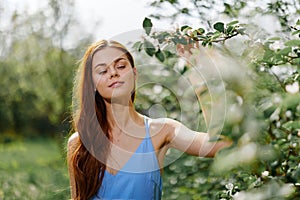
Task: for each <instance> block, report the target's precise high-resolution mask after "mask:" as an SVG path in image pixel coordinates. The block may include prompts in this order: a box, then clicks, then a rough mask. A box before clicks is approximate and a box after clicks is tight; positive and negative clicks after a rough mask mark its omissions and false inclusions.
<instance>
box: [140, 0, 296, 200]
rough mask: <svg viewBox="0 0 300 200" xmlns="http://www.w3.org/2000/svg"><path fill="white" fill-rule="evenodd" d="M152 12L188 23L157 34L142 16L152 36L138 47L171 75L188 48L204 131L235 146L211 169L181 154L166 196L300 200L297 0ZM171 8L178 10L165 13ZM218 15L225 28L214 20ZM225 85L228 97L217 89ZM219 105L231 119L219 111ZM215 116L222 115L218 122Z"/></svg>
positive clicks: (169, 174) (169, 4)
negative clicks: (181, 48) (224, 137)
mask: <svg viewBox="0 0 300 200" xmlns="http://www.w3.org/2000/svg"><path fill="white" fill-rule="evenodd" d="M150 5H151V6H153V7H155V8H157V10H156V11H157V12H155V13H154V14H153V15H151V16H150V17H152V18H156V19H160V20H171V21H173V22H177V23H178V24H181V25H180V26H179V27H176V28H175V30H163V31H156V30H155V29H153V28H152V27H153V26H154V25H153V23H152V20H151V19H150V18H145V20H144V22H143V27H144V29H145V36H144V38H143V40H141V41H138V42H136V43H135V45H134V47H135V48H136V49H137V50H138V51H143V52H145V53H146V54H147V55H148V56H150V57H154V58H156V59H157V60H158V61H159V62H161V63H162V64H164V65H165V66H169V67H171V68H176V67H177V66H178V63H180V62H181V61H180V60H182V58H181V57H180V56H178V53H177V51H176V47H178V45H183V46H184V47H185V48H186V47H187V48H186V50H187V51H188V50H190V51H191V52H192V55H190V56H188V58H189V61H186V62H185V64H184V66H183V67H181V68H180V69H181V70H182V71H181V72H182V74H183V75H184V76H187V77H189V78H190V81H191V83H192V84H193V85H194V87H195V90H196V91H197V92H198V96H199V100H200V103H201V105H202V112H203V114H204V117H205V118H206V123H207V125H208V127H207V130H208V131H209V132H210V133H211V134H216V133H220V132H222V134H224V135H227V136H228V137H230V138H232V139H233V141H234V142H235V145H234V146H233V147H232V148H231V149H228V150H224V151H222V152H220V153H219V155H218V156H217V157H216V158H215V159H214V161H212V160H210V159H201V158H200V159H199V158H193V157H188V156H185V155H184V156H182V157H181V158H180V161H177V162H175V163H173V164H171V165H169V166H167V167H166V169H165V172H166V173H165V177H164V179H165V181H164V182H165V190H164V198H165V199H297V198H300V188H299V187H300V166H299V162H300V160H299V157H300V155H299V150H300V94H299V83H300V62H299V61H300V53H299V51H300V39H299V37H300V35H299V33H300V21H299V12H300V2H299V1H284V0H276V1H263V2H261V1H255V2H248V1H242V0H239V1H226V2H225V1H218V2H217V1H211V2H207V1H201V0H195V1H194V0H191V1H179V0H174V1H173V0H172V1H171V0H160V1H152V2H151V4H150ZM166 8H169V9H168V10H170V8H171V10H172V11H173V12H160V9H164V10H166ZM214 14H218V16H219V18H222V19H223V20H224V21H225V22H222V21H217V22H215V23H213V22H211V19H212V18H216V17H214ZM252 19H254V20H252ZM195 22H198V23H195ZM201 22H202V23H201ZM203 22H207V24H206V25H205V24H203ZM195 24H196V25H195ZM191 47H192V48H191ZM177 50H178V49H177ZM184 57H186V55H185V56H184ZM197 73H198V75H197ZM203 76H204V79H203ZM199 85H200V86H199ZM222 85H224V86H225V90H224V91H223V90H218V88H220V86H222ZM221 88H222V87H221ZM222 93H224V94H225V96H226V101H225V102H224V101H223V97H224V95H222ZM220 104H222V105H223V107H225V108H224V109H225V112H224V111H220V109H214V107H218V106H219V105H220ZM221 107H222V106H221ZM221 107H218V108H221ZM173 112H174V111H173ZM178 112H179V113H180V110H178ZM218 115H221V116H224V121H223V123H221V124H220V123H219V122H222V121H219V118H216V117H215V116H218ZM216 119H217V122H218V123H219V127H218V128H217V129H218V130H215V129H214V128H215V126H218V123H216V124H214V125H215V126H211V123H214V120H216ZM191 128H193V127H191Z"/></svg>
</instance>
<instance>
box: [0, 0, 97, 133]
mask: <svg viewBox="0 0 300 200" xmlns="http://www.w3.org/2000/svg"><path fill="white" fill-rule="evenodd" d="M4 5H5V2H4V3H3V4H1V5H0V7H1V9H4ZM19 12H20V11H18V10H15V11H12V12H9V11H7V12H4V13H3V14H1V15H2V16H1V19H2V20H0V27H1V32H0V41H1V44H2V45H1V47H0V65H1V66H0V76H1V80H2V81H1V83H2V84H1V86H2V89H1V90H0V100H1V103H0V108H1V109H0V119H1V123H0V131H1V133H4V132H8V131H9V132H15V133H16V134H19V135H23V134H41V135H44V134H54V133H56V134H57V131H59V132H62V131H68V129H69V128H68V127H69V116H70V105H71V96H72V85H73V76H74V72H75V70H76V68H77V66H76V61H77V59H78V53H80V52H81V51H79V48H80V47H81V46H82V45H84V44H86V43H87V42H88V41H89V40H90V39H91V37H90V38H89V35H85V36H82V38H81V40H79V41H71V42H72V45H69V44H70V40H69V37H68V35H69V34H70V33H71V32H72V31H74V27H75V26H74V25H76V23H77V22H76V20H75V19H76V18H75V17H74V1H73V0H68V1H61V0H49V1H48V5H47V7H46V8H45V9H43V10H38V11H36V12H35V13H33V14H32V13H31V14H29V13H26V12H25V11H24V13H23V12H22V13H19ZM88 38H89V39H88ZM70 46H71V48H70Z"/></svg>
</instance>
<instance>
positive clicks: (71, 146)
mask: <svg viewBox="0 0 300 200" xmlns="http://www.w3.org/2000/svg"><path fill="white" fill-rule="evenodd" d="M78 142H79V137H78V133H74V134H73V135H72V136H71V137H70V138H69V140H68V154H67V161H68V170H69V177H70V192H71V199H74V198H75V193H76V183H75V178H74V170H73V165H72V155H73V153H74V151H75V150H76V148H77V145H78Z"/></svg>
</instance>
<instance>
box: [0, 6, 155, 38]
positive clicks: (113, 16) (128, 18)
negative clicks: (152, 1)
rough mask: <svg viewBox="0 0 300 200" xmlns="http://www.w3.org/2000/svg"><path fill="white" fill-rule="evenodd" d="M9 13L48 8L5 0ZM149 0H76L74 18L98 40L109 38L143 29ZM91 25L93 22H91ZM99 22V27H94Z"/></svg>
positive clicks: (148, 10)
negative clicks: (94, 23)
mask: <svg viewBox="0 0 300 200" xmlns="http://www.w3.org/2000/svg"><path fill="white" fill-rule="evenodd" d="M3 2H4V5H5V6H4V7H5V9H7V10H15V9H17V10H19V11H21V12H22V11H24V10H26V12H28V13H29V14H30V13H34V12H35V11H36V10H37V9H39V8H43V7H46V5H47V1H43V0H4V1H3ZM148 2H149V0H75V10H76V11H75V16H76V17H77V18H78V20H79V21H80V22H81V25H82V26H83V27H82V28H83V29H84V30H85V31H87V32H93V33H94V35H95V37H96V38H104V39H109V38H112V37H114V36H115V35H119V34H121V33H123V32H128V31H133V30H136V29H142V22H143V19H144V18H145V17H147V16H149V15H150V14H151V12H152V9H153V8H150V7H149V6H147V3H148ZM91 22H92V23H91ZM93 22H99V24H98V26H97V27H94V26H91V25H90V24H93Z"/></svg>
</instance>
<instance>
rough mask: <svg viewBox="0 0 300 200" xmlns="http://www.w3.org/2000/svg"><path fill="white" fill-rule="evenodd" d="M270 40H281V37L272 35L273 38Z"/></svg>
mask: <svg viewBox="0 0 300 200" xmlns="http://www.w3.org/2000/svg"><path fill="white" fill-rule="evenodd" d="M269 40H281V38H280V37H272V38H269Z"/></svg>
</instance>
